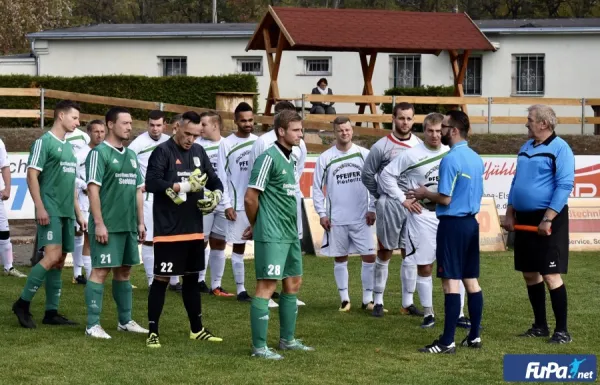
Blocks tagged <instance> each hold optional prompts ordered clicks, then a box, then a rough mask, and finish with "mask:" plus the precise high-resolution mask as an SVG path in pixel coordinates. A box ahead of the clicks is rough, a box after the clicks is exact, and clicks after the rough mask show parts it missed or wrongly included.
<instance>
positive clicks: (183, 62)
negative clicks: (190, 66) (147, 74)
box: [160, 56, 187, 76]
mask: <svg viewBox="0 0 600 385" xmlns="http://www.w3.org/2000/svg"><path fill="white" fill-rule="evenodd" d="M160 63H161V66H162V76H179V75H183V76H185V75H187V57H185V56H182V57H161V58H160Z"/></svg>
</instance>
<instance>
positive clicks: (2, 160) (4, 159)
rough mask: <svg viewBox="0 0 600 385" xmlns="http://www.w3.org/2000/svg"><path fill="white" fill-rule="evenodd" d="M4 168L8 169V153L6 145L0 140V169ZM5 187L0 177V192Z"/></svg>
mask: <svg viewBox="0 0 600 385" xmlns="http://www.w3.org/2000/svg"><path fill="white" fill-rule="evenodd" d="M4 167H10V162H9V161H8V152H7V151H6V145H4V142H3V141H2V139H0V169H2V168H4ZM5 187H6V186H5V185H4V179H3V178H2V177H0V190H4V188H5Z"/></svg>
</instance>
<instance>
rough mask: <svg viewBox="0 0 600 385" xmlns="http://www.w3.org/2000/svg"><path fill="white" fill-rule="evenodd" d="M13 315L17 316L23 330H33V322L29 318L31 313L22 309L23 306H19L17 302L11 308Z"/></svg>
mask: <svg viewBox="0 0 600 385" xmlns="http://www.w3.org/2000/svg"><path fill="white" fill-rule="evenodd" d="M12 311H13V313H15V315H16V316H17V319H18V320H19V324H20V325H21V326H22V327H24V328H25V329H35V328H36V326H35V322H33V318H31V313H30V312H29V309H26V308H24V307H23V306H19V302H18V301H17V302H15V303H14V305H13V307H12Z"/></svg>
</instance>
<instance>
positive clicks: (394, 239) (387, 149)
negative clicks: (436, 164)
mask: <svg viewBox="0 0 600 385" xmlns="http://www.w3.org/2000/svg"><path fill="white" fill-rule="evenodd" d="M414 116H415V109H414V107H413V105H412V104H409V103H398V104H396V106H394V112H393V117H394V126H395V127H394V131H393V132H392V133H391V134H389V135H387V136H386V137H384V138H381V139H379V140H378V141H377V142H376V143H375V144H374V145H373V146H372V147H371V150H370V152H369V156H368V157H367V160H366V162H365V167H364V169H363V172H362V180H363V183H364V184H365V186H366V187H367V189H369V192H370V193H371V194H372V195H373V196H374V197H375V198H377V206H376V213H377V223H376V225H375V227H376V230H377V241H378V243H379V250H378V252H377V261H376V263H375V277H376V278H375V289H374V294H375V298H374V299H375V307H374V309H373V316H375V317H382V316H383V314H384V311H383V293H384V291H385V286H386V283H387V277H388V265H389V261H390V258H392V252H393V250H396V249H401V252H402V255H403V256H404V239H403V228H404V224H405V222H406V215H407V213H406V208H405V207H404V206H403V205H401V204H400V203H399V202H398V201H396V200H389V199H387V197H386V195H385V194H384V193H383V192H382V190H381V187H380V186H379V185H378V180H377V177H378V176H379V175H380V174H381V172H382V171H383V169H384V168H385V166H387V165H388V164H389V163H390V162H391V161H392V160H393V159H394V158H396V157H397V156H398V155H399V154H401V153H402V152H404V151H406V150H408V149H409V148H412V147H414V146H416V145H418V144H419V143H422V140H421V139H419V138H418V137H417V136H416V135H413V134H412V126H413V124H414ZM399 182H400V183H402V181H399ZM401 281H402V308H401V309H400V311H401V312H402V313H404V314H413V315H419V316H422V315H423V313H422V312H421V311H420V310H418V309H417V308H416V307H415V306H414V305H413V300H412V297H413V293H414V291H415V287H416V284H417V266H416V265H414V266H413V265H410V263H408V262H407V261H406V260H403V262H402V268H401Z"/></svg>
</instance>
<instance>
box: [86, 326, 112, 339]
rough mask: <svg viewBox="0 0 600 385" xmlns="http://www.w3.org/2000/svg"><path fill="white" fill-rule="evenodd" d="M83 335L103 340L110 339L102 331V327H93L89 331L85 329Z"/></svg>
mask: <svg viewBox="0 0 600 385" xmlns="http://www.w3.org/2000/svg"><path fill="white" fill-rule="evenodd" d="M85 335H86V336H88V337H93V338H100V339H103V340H110V339H111V338H112V337H111V336H109V335H108V333H106V332H105V331H104V329H102V326H100V325H94V326H92V327H91V328H89V329H88V328H85Z"/></svg>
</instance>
